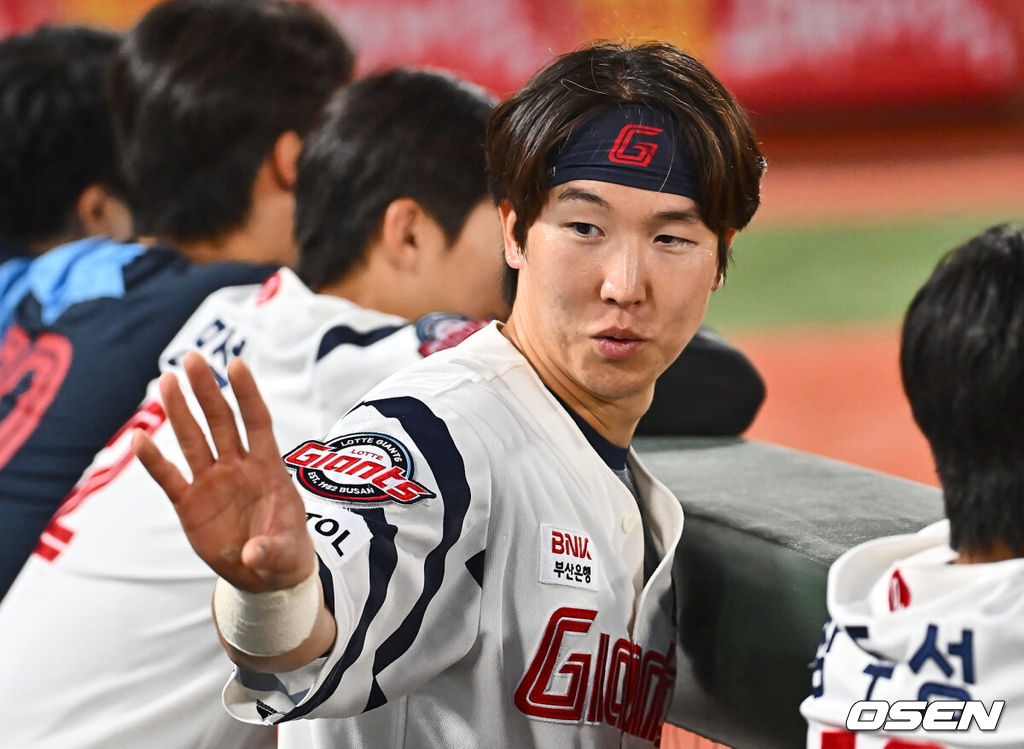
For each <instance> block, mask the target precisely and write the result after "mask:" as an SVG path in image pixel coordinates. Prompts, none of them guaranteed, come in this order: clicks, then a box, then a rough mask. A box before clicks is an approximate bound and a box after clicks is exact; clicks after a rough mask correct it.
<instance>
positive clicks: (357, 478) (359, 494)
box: [284, 432, 436, 504]
mask: <svg viewBox="0 0 1024 749" xmlns="http://www.w3.org/2000/svg"><path fill="white" fill-rule="evenodd" d="M284 462H285V464H286V465H287V466H288V467H289V468H293V469H295V477H296V478H297V479H298V481H299V483H300V484H302V486H303V487H305V488H306V489H308V490H309V491H311V492H313V494H316V495H318V496H320V497H325V498H327V499H334V500H342V501H345V502H357V503H359V504H368V503H382V502H398V503H399V504H412V503H413V502H419V501H420V500H421V499H429V498H431V497H434V496H436V495H435V494H434V493H433V492H432V491H430V490H429V489H427V488H426V487H425V486H423V484H420V483H419V482H417V481H415V480H413V463H412V457H411V456H410V454H409V451H408V450H407V449H406V447H405V445H403V444H402V443H401V442H399V441H398V440H396V439H394V438H393V437H389V436H387V435H385V434H376V433H372V432H367V433H361V434H346V435H344V436H342V437H337V438H336V439H333V440H331V441H330V442H326V443H324V442H319V441H317V440H308V441H306V442H303V443H302V444H301V445H299V446H298V447H296V448H295V449H294V450H292V451H291V452H290V453H288V454H287V455H285V456H284Z"/></svg>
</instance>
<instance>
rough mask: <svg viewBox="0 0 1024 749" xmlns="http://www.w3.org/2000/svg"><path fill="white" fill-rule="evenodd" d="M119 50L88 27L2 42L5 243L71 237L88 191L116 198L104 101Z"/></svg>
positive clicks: (114, 40)
mask: <svg viewBox="0 0 1024 749" xmlns="http://www.w3.org/2000/svg"><path fill="white" fill-rule="evenodd" d="M119 42H120V36H119V35H118V34H115V33H113V32H109V31H101V30H100V29H93V28H88V27H85V26H44V27H41V28H39V29H36V30H35V31H30V32H27V33H24V34H19V35H17V36H12V37H9V38H7V39H5V40H3V41H2V42H0V235H2V236H3V237H4V238H6V240H7V241H8V242H9V243H15V244H20V245H28V244H31V243H33V242H41V241H45V240H48V239H51V238H54V237H57V236H60V235H61V234H63V233H65V232H67V231H69V230H70V229H71V228H72V226H73V222H74V215H75V213H74V211H75V202H76V201H77V200H78V197H79V196H80V195H81V194H82V191H83V190H84V189H85V188H86V187H88V186H89V185H92V184H102V185H103V186H104V187H106V188H107V189H108V190H110V191H111V192H113V193H115V194H119V193H120V192H121V187H122V185H121V179H120V177H119V174H118V169H117V159H116V156H115V153H114V136H113V130H112V127H111V123H110V109H109V106H108V103H107V98H106V77H107V72H108V70H109V68H110V62H111V60H112V59H113V56H114V52H115V51H116V50H117V45H118V43H119Z"/></svg>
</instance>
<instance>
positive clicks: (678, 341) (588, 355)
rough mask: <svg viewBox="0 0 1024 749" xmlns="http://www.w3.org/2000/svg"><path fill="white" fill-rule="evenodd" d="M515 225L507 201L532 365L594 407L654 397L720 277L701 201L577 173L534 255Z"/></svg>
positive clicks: (530, 237) (553, 202) (508, 246)
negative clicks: (522, 245) (518, 240)
mask: <svg viewBox="0 0 1024 749" xmlns="http://www.w3.org/2000/svg"><path fill="white" fill-rule="evenodd" d="M514 222H515V213H514V211H512V210H511V209H510V208H509V207H507V206H503V209H502V223H503V228H504V234H505V257H506V261H507V262H508V263H509V265H511V266H512V267H516V268H519V282H518V290H517V293H516V301H515V304H514V306H513V311H512V324H513V325H514V327H515V329H516V333H517V336H518V338H519V340H520V341H522V342H523V344H524V345H523V346H522V348H523V350H524V353H525V354H526V355H527V358H529V359H530V361H531V364H533V365H534V367H535V368H536V369H537V370H538V372H539V373H540V374H541V377H542V378H543V379H544V380H545V381H546V382H547V384H548V385H549V386H550V387H552V388H553V389H555V391H556V392H560V391H564V390H565V389H568V392H569V393H570V394H571V395H573V396H574V397H575V398H579V399H581V400H582V401H583V402H584V403H586V402H588V401H594V400H596V401H597V402H609V401H615V400H617V399H623V398H631V397H647V398H648V399H649V397H650V395H651V394H653V385H654V381H655V379H657V377H658V376H659V375H660V374H661V373H662V372H663V371H664V370H665V369H666V368H667V367H668V366H669V364H671V363H672V361H673V360H674V359H675V358H676V357H677V356H678V355H679V353H680V352H681V351H682V350H683V347H684V346H685V345H686V344H687V342H689V340H690V338H691V337H692V336H693V335H694V333H695V332H696V331H697V328H698V327H699V325H700V323H701V319H702V317H703V316H704V310H705V308H706V307H707V303H708V298H709V296H710V293H711V291H712V290H713V289H714V288H716V287H717V285H718V260H717V246H718V238H717V236H716V235H715V233H714V232H712V231H711V229H709V228H708V227H707V226H706V225H705V224H704V222H703V221H702V220H701V219H700V214H699V212H698V209H697V205H696V204H695V203H694V201H692V200H691V199H689V198H685V197H682V196H680V195H673V194H668V193H659V192H653V191H650V190H641V189H638V188H634V187H625V186H623V185H618V184H612V183H609V182H598V181H593V180H575V181H572V182H567V183H565V184H562V185H558V186H556V187H554V188H552V189H551V191H550V192H549V193H548V199H547V203H546V204H545V206H544V208H543V210H542V211H541V213H540V216H539V217H538V218H537V220H536V221H535V222H534V223H533V225H532V226H530V229H529V231H528V232H527V238H526V251H525V253H522V252H521V251H520V250H519V248H518V247H516V245H515V241H514V240H513V239H512V234H511V230H512V226H513V225H514ZM552 380H554V382H552ZM644 408H646V405H645V406H644Z"/></svg>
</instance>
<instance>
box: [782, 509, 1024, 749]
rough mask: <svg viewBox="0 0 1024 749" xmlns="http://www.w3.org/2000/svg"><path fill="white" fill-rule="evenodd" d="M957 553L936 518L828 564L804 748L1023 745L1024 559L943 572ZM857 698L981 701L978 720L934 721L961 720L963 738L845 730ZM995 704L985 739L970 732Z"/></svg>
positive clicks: (953, 733)
mask: <svg viewBox="0 0 1024 749" xmlns="http://www.w3.org/2000/svg"><path fill="white" fill-rule="evenodd" d="M956 556H957V554H956V552H955V551H953V550H952V549H950V547H949V524H948V522H947V521H941V522H939V523H936V524H935V525H932V526H929V527H928V528H925V529H924V530H923V531H921V532H920V533H917V534H912V535H904V536H893V537H890V538H881V539H877V540H874V541H869V542H867V543H865V544H862V545H860V546H857V547H855V548H853V549H851V550H850V551H848V552H846V553H845V554H844V555H843V556H841V557H840V558H839V559H837V560H836V562H835V564H834V565H833V566H832V569H831V570H830V571H829V578H828V610H829V615H830V617H831V619H830V621H829V622H828V623H827V624H826V625H825V629H824V635H823V637H822V642H821V645H820V646H819V647H818V653H817V657H816V660H815V663H814V672H813V678H812V695H811V696H810V697H808V698H807V699H806V700H805V701H804V703H803V705H802V706H801V712H802V713H803V715H804V717H805V718H807V722H808V725H809V730H808V734H807V747H808V749H913V748H914V747H923V748H924V749H943V748H945V749H961V748H963V749H966V748H967V747H986V748H993V749H994V748H999V749H1011V747H1013V748H1014V749H1020V747H1024V559H1012V560H1008V561H1004V562H994V563H988V564H952V563H951V562H952V560H954V559H955V558H956ZM861 700H871V701H885V702H888V703H892V702H894V701H898V700H912V701H913V700H917V701H924V702H931V701H937V700H964V701H968V700H979V701H981V703H982V704H981V705H980V706H978V708H977V709H978V710H980V711H981V712H982V713H984V715H980V716H979V715H978V714H974V715H969V714H968V711H967V710H964V712H963V713H959V714H957V713H951V714H944V715H943V714H936V715H935V716H934V717H935V719H937V720H948V721H951V722H950V723H949V725H950V726H952V725H953V724H956V723H959V722H960V719H961V718H968V721H967V722H968V723H969V724H970V725H969V728H970V730H966V731H960V730H942V731H936V730H931V731H928V730H924V727H923V726H922V727H920V728H918V729H916V730H912V731H907V730H891V728H890V730H884V728H883V729H879V730H873V731H858V732H856V733H853V732H850V731H848V730H847V729H846V725H847V716H848V715H849V713H850V710H851V707H852V706H853V705H854V703H856V702H858V701H861ZM995 701H1004V702H1005V705H1004V707H1003V708H1002V712H1001V715H1000V717H999V720H998V724H997V726H996V728H995V730H991V731H986V730H980V728H981V727H983V726H984V725H985V724H986V723H985V721H986V716H989V715H992V714H993V713H992V710H993V702H995ZM883 711H884V708H883ZM885 714H886V715H887V716H888V715H889V713H887V712H886V713H885ZM918 715H921V713H920V712H918ZM857 717H858V718H860V719H862V720H863V721H865V722H866V723H863V724H862V725H871V724H873V722H874V721H875V720H876V719H875V717H874V712H873V711H866V712H864V713H863V714H858V716H857ZM977 717H981V718H982V721H983V722H982V723H979V722H978V720H977ZM878 720H881V717H879V718H878ZM915 720H916V719H915ZM966 727H967V726H965V728H966Z"/></svg>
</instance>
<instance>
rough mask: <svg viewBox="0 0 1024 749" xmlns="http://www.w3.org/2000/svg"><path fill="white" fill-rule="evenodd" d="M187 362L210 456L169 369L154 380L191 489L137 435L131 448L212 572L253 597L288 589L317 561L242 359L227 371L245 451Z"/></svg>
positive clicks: (204, 377) (202, 372)
mask: <svg viewBox="0 0 1024 749" xmlns="http://www.w3.org/2000/svg"><path fill="white" fill-rule="evenodd" d="M184 366H185V373H186V374H187V376H188V381H189V384H190V385H191V386H192V391H193V392H194V393H195V396H196V399H197V400H198V401H199V405H200V407H201V408H202V410H203V413H204V415H205V416H206V421H207V424H208V425H209V428H210V435H211V437H212V438H213V448H214V450H216V454H214V452H213V450H211V449H210V445H209V443H208V442H207V439H206V435H205V434H203V431H202V429H201V428H200V426H199V424H198V423H197V422H196V420H195V418H194V417H193V416H192V412H191V411H190V410H189V407H188V404H187V402H186V400H185V396H184V395H183V394H182V392H181V389H180V387H179V386H178V379H177V377H175V376H174V375H173V374H170V373H168V374H165V375H163V377H161V378H160V393H161V396H162V397H163V401H164V409H165V410H166V412H167V417H168V419H169V420H170V422H171V426H172V427H173V429H174V434H175V436H176V437H177V439H178V443H179V445H180V446H181V449H182V452H183V453H184V455H185V460H186V461H188V465H189V467H190V468H191V469H192V483H189V482H188V481H187V480H186V479H185V478H184V477H183V476H182V475H181V472H180V471H179V470H178V468H177V467H176V466H175V465H174V464H173V463H172V462H171V461H169V460H167V458H165V457H164V455H163V454H162V453H161V452H160V449H159V448H158V447H157V446H156V445H155V444H154V443H153V441H152V440H151V439H150V438H149V436H148V435H146V434H145V433H143V432H142V431H136V433H135V435H134V436H133V438H132V449H133V450H134V451H135V454H136V455H137V456H138V458H139V460H140V461H141V462H142V464H143V466H145V468H146V470H147V471H148V472H149V474H150V476H152V477H153V479H154V480H155V481H156V482H157V483H158V484H159V485H160V487H161V488H162V489H163V490H164V492H165V493H166V494H167V496H168V497H169V498H170V500H171V502H172V503H173V504H174V508H175V510H177V512H178V519H179V520H180V521H181V526H182V528H183V529H184V530H185V535H186V536H188V540H189V543H191V544H192V548H193V549H195V551H196V553H197V554H198V555H199V556H200V557H201V558H202V559H203V561H205V562H206V563H207V564H208V565H210V567H211V568H212V569H213V571H214V572H216V573H217V574H218V575H219V576H221V577H223V578H224V579H225V580H227V581H228V582H230V583H231V584H232V585H234V586H235V587H236V588H240V589H242V590H247V591H249V592H251V593H262V592H265V591H270V590H279V589H282V588H289V587H292V586H293V585H296V584H297V583H299V582H301V581H302V580H304V579H305V578H306V577H308V576H309V575H310V573H311V572H312V571H313V569H314V567H315V564H316V556H315V554H314V551H313V542H312V540H311V539H310V536H309V532H308V531H307V529H306V513H305V508H304V506H303V504H302V499H301V498H300V497H299V494H298V491H297V490H296V489H295V487H294V485H293V484H292V481H291V477H290V476H289V474H288V471H287V469H285V467H284V463H283V462H282V461H281V454H280V452H279V451H278V449H277V444H276V442H275V440H274V435H273V432H272V431H271V421H270V413H269V412H268V411H267V407H266V404H265V403H264V402H263V399H262V398H261V397H260V394H259V391H258V389H257V388H256V382H255V381H254V380H253V377H252V374H251V373H250V372H249V369H248V367H246V366H245V364H244V363H243V362H242V360H241V359H235V360H233V361H232V362H231V364H230V365H229V366H228V381H229V382H230V383H231V387H232V389H233V390H234V394H235V399H236V400H237V402H238V407H239V411H240V413H241V416H242V422H243V423H244V424H245V430H246V435H247V438H248V449H246V448H245V446H244V445H243V443H242V439H241V436H240V435H239V432H238V427H237V424H236V421H235V415H234V413H233V412H232V410H231V407H230V406H229V405H228V403H227V401H226V400H225V399H224V396H223V395H222V394H221V392H220V388H219V387H218V386H217V382H216V380H215V379H214V376H213V373H212V372H211V371H210V367H209V366H208V365H207V363H206V362H205V361H204V360H203V358H202V357H201V356H200V355H199V354H197V353H195V352H192V353H190V354H188V355H187V356H186V357H185V361H184Z"/></svg>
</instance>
